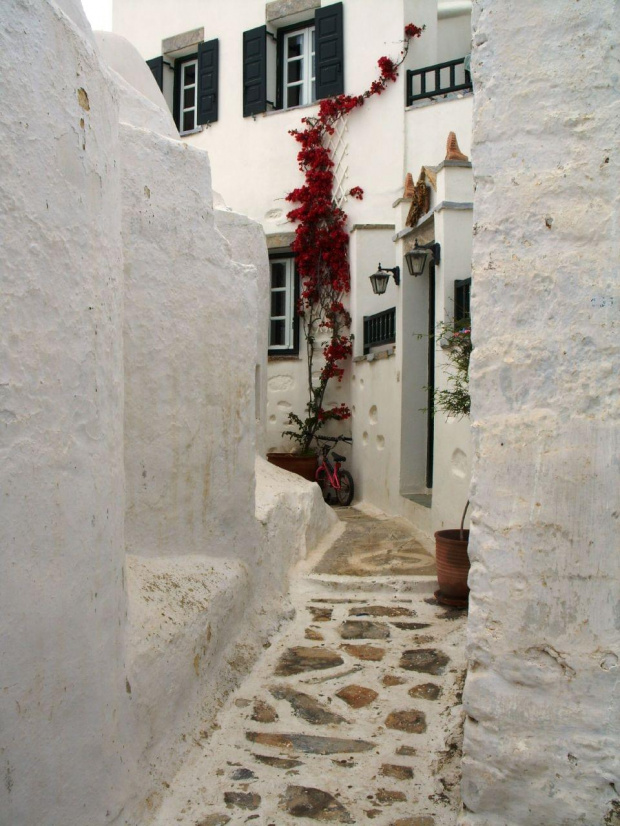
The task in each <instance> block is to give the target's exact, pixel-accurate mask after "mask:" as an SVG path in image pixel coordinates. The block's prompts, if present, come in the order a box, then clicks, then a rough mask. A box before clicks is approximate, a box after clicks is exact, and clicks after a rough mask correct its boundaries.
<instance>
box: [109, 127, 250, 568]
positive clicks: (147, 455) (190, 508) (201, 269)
mask: <svg viewBox="0 0 620 826" xmlns="http://www.w3.org/2000/svg"><path fill="white" fill-rule="evenodd" d="M121 138H122V159H123V160H122V175H123V241H124V247H125V285H126V286H125V370H126V381H127V388H126V399H125V437H126V447H125V469H126V474H127V523H126V532H127V548H128V550H129V551H130V552H131V553H138V554H140V555H147V556H160V555H175V554H187V553H211V554H214V555H225V556H244V557H245V558H246V559H247V558H251V557H252V555H253V553H254V552H255V536H253V525H252V523H253V512H254V452H255V445H254V376H255V369H254V365H255V351H256V332H255V331H256V310H255V307H256V272H255V270H254V268H250V267H243V266H242V265H237V264H235V263H233V262H232V261H231V259H230V255H229V252H228V250H227V248H226V245H225V243H224V240H223V239H222V237H221V235H220V234H219V233H218V232H217V231H216V228H215V222H214V215H213V208H212V205H211V182H210V174H209V159H208V156H207V154H206V153H205V152H202V151H201V150H198V149H195V148H194V147H190V146H184V145H183V144H182V143H181V142H179V141H178V140H177V141H174V140H169V139H167V138H163V137H160V136H158V135H155V134H154V133H145V132H144V130H140V129H137V128H134V127H130V126H125V125H124V126H123V128H122V131H121ZM154 158H157V163H154V162H153V159H154Z"/></svg>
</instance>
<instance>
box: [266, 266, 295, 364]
mask: <svg viewBox="0 0 620 826" xmlns="http://www.w3.org/2000/svg"><path fill="white" fill-rule="evenodd" d="M269 263H270V268H271V290H270V310H269V353H270V355H283V354H286V353H297V351H298V348H299V342H298V318H297V314H296V312H295V302H296V298H297V296H296V280H297V279H296V276H295V260H294V259H293V258H290V257H286V258H285V257H281V258H272V259H271V260H270V262H269Z"/></svg>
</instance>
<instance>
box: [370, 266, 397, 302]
mask: <svg viewBox="0 0 620 826" xmlns="http://www.w3.org/2000/svg"><path fill="white" fill-rule="evenodd" d="M390 273H392V277H393V279H394V283H395V284H396V286H397V287H398V285H399V284H400V267H382V266H381V264H379V269H378V270H377V272H376V273H375V274H374V275H371V276H370V283H371V284H372V291H373V293H374V294H375V295H383V293H384V292H385V291H386V290H387V285H388V281H389V280H390Z"/></svg>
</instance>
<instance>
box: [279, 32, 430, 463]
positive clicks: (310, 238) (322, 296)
mask: <svg viewBox="0 0 620 826" xmlns="http://www.w3.org/2000/svg"><path fill="white" fill-rule="evenodd" d="M423 28H424V27H422V28H420V27H419V26H415V25H414V24H413V23H409V24H408V25H407V26H405V39H404V46H403V50H402V51H401V53H400V59H399V60H397V61H396V62H395V61H393V60H392V59H391V58H389V57H386V56H383V57H380V58H379V60H378V65H379V77H378V78H377V79H376V80H374V81H373V82H372V83H371V85H370V88H369V89H367V90H366V91H365V92H364V93H363V94H361V95H335V96H334V97H330V98H325V99H324V100H321V101H320V102H319V104H318V114H317V115H316V116H315V117H305V118H302V120H301V123H302V125H303V128H302V129H292V130H291V131H290V134H291V135H292V136H293V137H294V139H295V140H296V141H297V143H298V144H299V147H300V148H299V152H298V154H297V162H298V164H299V169H300V170H301V171H302V172H303V174H304V184H303V186H300V187H297V188H296V189H293V190H292V191H291V192H289V194H288V195H287V196H286V200H287V201H288V202H289V203H290V204H295V205H296V206H295V207H294V208H293V209H291V210H290V211H289V213H288V215H287V217H288V219H289V221H292V222H293V223H294V224H296V225H297V227H296V230H295V240H294V241H293V243H292V244H291V249H292V251H293V252H294V253H295V258H296V263H297V270H298V272H299V274H300V276H301V279H302V290H301V296H300V298H299V300H298V302H297V312H298V314H299V315H300V316H301V318H302V321H303V325H304V333H305V338H306V349H307V355H308V376H309V387H308V390H309V401H308V404H307V405H306V411H307V414H308V415H307V417H306V419H305V420H302V419H301V418H300V417H299V416H297V415H296V414H294V413H293V414H291V415H290V417H289V423H290V424H294V425H296V426H297V428H298V429H297V430H296V431H291V430H287V431H285V432H284V434H283V435H288V436H291V437H292V438H293V439H296V440H297V441H298V442H299V444H300V447H301V448H302V450H303V451H307V450H309V448H310V445H311V443H312V440H313V439H314V436H315V434H316V433H317V431H318V430H320V428H321V427H322V426H323V425H324V424H325V423H326V422H327V421H328V420H330V419H333V420H336V421H342V420H343V419H347V418H349V416H350V415H351V412H350V410H349V408H348V407H346V405H339V406H336V407H333V408H332V409H331V410H325V409H324V408H323V398H324V396H325V390H326V388H327V383H328V381H329V380H330V379H332V378H336V379H338V381H342V377H343V375H344V368H343V367H341V366H340V364H339V363H340V362H343V361H345V360H346V359H348V358H349V356H350V355H351V354H352V352H353V344H352V340H351V338H350V337H349V336H346V335H344V334H343V330H346V329H347V328H348V327H349V326H350V324H351V316H350V314H349V313H348V311H347V310H346V309H345V307H344V304H343V298H344V296H345V295H347V294H348V293H349V291H350V289H351V278H350V272H349V234H348V233H347V231H346V222H347V215H346V213H345V212H344V211H343V210H342V209H341V207H340V206H339V205H338V204H337V203H336V200H335V198H334V174H333V171H332V170H333V167H334V162H333V160H332V157H331V154H330V149H329V146H328V139H329V137H330V136H331V135H333V134H334V131H335V124H336V123H337V122H338V121H339V120H340V119H341V118H343V117H345V116H346V115H348V114H349V113H350V112H352V111H353V110H354V109H356V108H358V107H360V106H363V105H364V102H365V101H366V100H367V99H368V98H370V97H372V96H373V95H380V94H382V93H383V92H384V91H385V90H386V89H387V87H388V83H393V82H394V81H396V79H397V77H398V68H399V67H400V66H401V65H402V63H403V61H404V60H405V58H406V57H407V52H408V50H409V41H410V40H411V38H414V37H420V36H421V34H422V30H423ZM348 194H349V195H350V196H351V197H352V198H356V199H358V200H360V201H361V200H362V198H363V196H364V191H363V189H362V188H361V187H359V186H354V187H352V188H351V189H350V190H349V193H348ZM321 330H322V331H329V335H330V339H329V341H328V342H327V343H325V344H324V345H323V346H322V348H321V350H322V355H323V359H324V365H323V367H322V369H321V370H320V372H319V373H318V384H316V380H315V379H313V376H315V375H316V374H315V372H314V370H313V360H314V356H315V351H316V347H315V345H316V337H317V335H318V334H319V333H320V331H321Z"/></svg>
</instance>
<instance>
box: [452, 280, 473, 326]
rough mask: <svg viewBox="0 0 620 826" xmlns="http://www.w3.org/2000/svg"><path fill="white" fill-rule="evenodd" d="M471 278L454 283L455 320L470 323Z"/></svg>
mask: <svg viewBox="0 0 620 826" xmlns="http://www.w3.org/2000/svg"><path fill="white" fill-rule="evenodd" d="M470 293H471V278H463V279H462V280H461V281H455V282H454V320H455V321H463V322H467V323H469V297H470Z"/></svg>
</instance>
